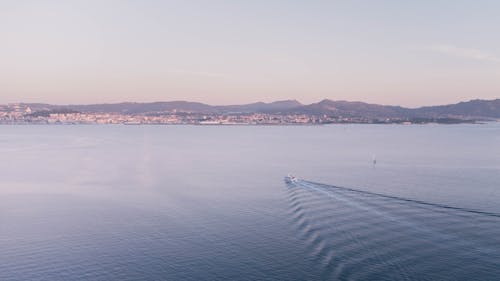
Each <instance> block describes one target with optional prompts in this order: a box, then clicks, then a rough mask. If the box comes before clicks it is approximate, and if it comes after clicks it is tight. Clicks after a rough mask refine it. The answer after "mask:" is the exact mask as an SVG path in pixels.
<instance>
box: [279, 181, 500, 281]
mask: <svg viewBox="0 0 500 281" xmlns="http://www.w3.org/2000/svg"><path fill="white" fill-rule="evenodd" d="M285 182H286V185H287V193H288V199H289V210H290V216H291V220H292V222H293V225H294V227H295V229H296V230H297V232H298V237H299V239H301V240H302V241H303V242H304V243H305V245H306V246H307V248H308V250H309V255H310V258H311V259H313V260H314V261H315V262H316V263H317V264H319V265H320V266H321V270H322V272H321V275H322V278H323V279H325V280H498V278H499V276H500V214H496V213H488V212H482V211H478V210H469V209H463V208H458V207H452V206H447V205H441V204H434V203H429V202H424V201H419V200H412V199H406V198H400V197H395V196H390V195H384V194H378V193H372V192H367V191H362V190H356V189H350V188H344V187H337V186H331V185H326V184H320V183H315V182H311V181H306V180H302V179H298V178H295V177H293V178H290V176H289V177H287V178H285Z"/></svg>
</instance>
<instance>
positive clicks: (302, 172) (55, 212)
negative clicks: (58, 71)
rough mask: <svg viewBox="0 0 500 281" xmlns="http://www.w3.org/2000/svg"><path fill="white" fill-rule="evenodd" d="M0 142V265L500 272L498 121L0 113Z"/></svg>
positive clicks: (169, 273)
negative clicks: (32, 117) (315, 122)
mask: <svg viewBox="0 0 500 281" xmlns="http://www.w3.org/2000/svg"><path fill="white" fill-rule="evenodd" d="M0 157H1V161H0V280H82V279H83V280H500V258H499V253H500V238H499V237H500V218H499V217H498V216H496V214H500V204H498V202H500V124H499V123H491V124H484V125H452V126H446V125H422V126H400V125H332V126H283V127H278V126H269V127H260V126H227V127H224V126H222V127H221V126H213V127H212V126H0ZM374 157H375V158H376V159H377V164H376V165H373V158H374ZM288 172H293V173H294V174H296V175H297V176H299V177H300V178H303V179H304V181H301V182H300V183H297V184H294V185H287V184H285V182H284V181H283V177H284V176H285V175H286V174H287V173H288ZM339 187H340V188H339ZM352 189H354V190H352ZM407 199H410V200H407ZM448 207H452V208H448Z"/></svg>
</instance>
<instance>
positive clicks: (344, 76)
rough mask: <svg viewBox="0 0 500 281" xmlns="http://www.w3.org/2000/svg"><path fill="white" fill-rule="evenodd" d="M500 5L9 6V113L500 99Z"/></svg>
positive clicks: (5, 24)
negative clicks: (32, 108) (36, 107)
mask: <svg viewBox="0 0 500 281" xmlns="http://www.w3.org/2000/svg"><path fill="white" fill-rule="evenodd" d="M499 15H500V1H498V0H491V1H484V0H468V1H460V0H449V1H440V0H428V1H425V0H418V1H405V0H393V1H374V0H365V1H333V0H331V1H306V0H304V1H293V0H289V1H275V0H262V1H260V0H247V1H237V0H232V1H229V0H228V1H218V0H206V1H191V0H180V1H145V0H141V1H139V0H137V1H131V0H130V1H126V0H122V1H118V0H116V1H106V0H98V1H89V0H86V1H71V0H64V1H44V0H34V1H23V0H12V1H9V0H0V103H7V102H19V101H25V102H48V103H59V104H65V103H100V102H119V101H158V100H163V101H168V100H190V101H200V102H206V103H209V104H231V103H246V102H254V101H258V100H261V101H273V100H278V99H298V100H299V101H301V102H305V103H310V102H316V101H319V100H321V99H324V98H329V99H335V100H340V99H343V100H361V101H367V102H374V103H382V104H401V105H405V106H419V105H428V104H442V103H454V102H457V101H461V100H468V99H473V98H484V99H493V98H500V16H499Z"/></svg>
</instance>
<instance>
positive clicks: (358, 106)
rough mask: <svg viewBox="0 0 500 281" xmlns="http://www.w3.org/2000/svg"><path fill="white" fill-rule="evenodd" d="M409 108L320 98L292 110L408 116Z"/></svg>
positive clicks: (356, 115)
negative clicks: (315, 101) (317, 100)
mask: <svg viewBox="0 0 500 281" xmlns="http://www.w3.org/2000/svg"><path fill="white" fill-rule="evenodd" d="M409 111H410V109H407V108H403V107H400V106H388V105H378V104H369V103H364V102H351V101H332V100H328V99H325V100H322V101H320V102H318V103H313V104H310V105H305V106H302V107H298V108H295V109H293V110H292V112H296V113H306V114H326V115H336V116H344V117H358V116H363V117H367V118H395V117H406V116H409Z"/></svg>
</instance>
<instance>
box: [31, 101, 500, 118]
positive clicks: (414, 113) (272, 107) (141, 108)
mask: <svg viewBox="0 0 500 281" xmlns="http://www.w3.org/2000/svg"><path fill="white" fill-rule="evenodd" d="M23 105H26V106H29V107H30V108H31V109H32V111H48V110H49V111H50V110H74V111H78V112H90V113H106V112H108V113H111V112H113V113H122V114H147V113H172V112H177V113H180V112H184V113H201V114H224V113H256V112H262V113H275V114H309V115H329V116H339V117H363V118H373V119H383V118H449V117H451V118H461V119H468V118H469V119H472V118H476V119H500V99H495V100H471V101H467V102H460V103H457V104H449V105H439V106H425V107H419V108H405V107H401V106H392V105H378V104H369V103H364V102H351V101H333V100H328V99H325V100H322V101H320V102H318V103H313V104H308V105H303V104H301V103H300V102H298V101H296V100H284V101H276V102H271V103H264V102H256V103H250V104H243V105H220V106H212V105H208V104H204V103H199V102H188V101H170V102H151V103H132V102H124V103H113V104H89V105H63V106H62V105H50V104H41V103H28V104H23Z"/></svg>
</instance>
